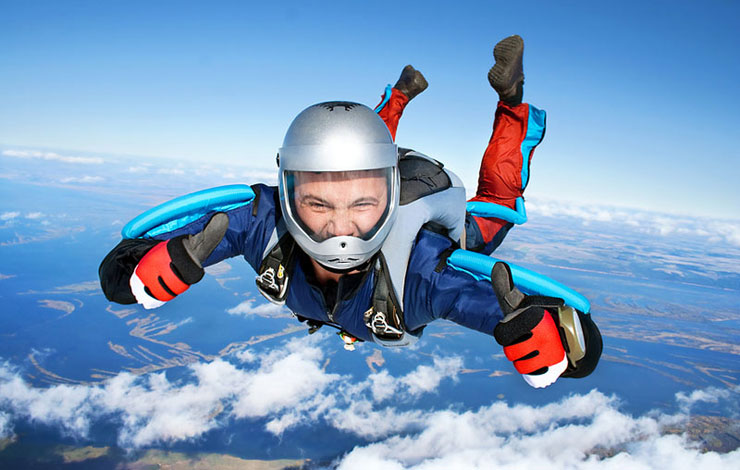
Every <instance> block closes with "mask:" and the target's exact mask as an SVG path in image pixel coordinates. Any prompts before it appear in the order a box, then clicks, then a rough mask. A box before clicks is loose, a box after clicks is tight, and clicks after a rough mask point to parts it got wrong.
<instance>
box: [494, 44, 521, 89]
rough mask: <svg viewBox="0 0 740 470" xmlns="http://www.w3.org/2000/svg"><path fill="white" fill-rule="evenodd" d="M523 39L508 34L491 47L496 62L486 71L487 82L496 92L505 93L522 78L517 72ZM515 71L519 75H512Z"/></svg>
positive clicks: (519, 68)
mask: <svg viewBox="0 0 740 470" xmlns="http://www.w3.org/2000/svg"><path fill="white" fill-rule="evenodd" d="M523 54H524V41H523V40H522V38H521V37H519V36H509V37H508V38H506V39H502V40H501V41H500V42H499V43H498V44H496V46H495V47H494V48H493V58H494V59H495V60H496V63H495V64H494V66H493V67H491V70H489V71H488V82H489V83H490V84H491V86H492V87H493V89H494V90H496V91H497V92H498V93H505V92H507V91H509V90H510V89H511V88H513V87H515V86H516V85H517V83H518V82H519V81H520V80H522V79H523V78H524V74H518V73H517V72H518V71H519V70H521V65H520V63H521V61H522V55H523ZM515 73H517V75H519V76H514V74H515Z"/></svg>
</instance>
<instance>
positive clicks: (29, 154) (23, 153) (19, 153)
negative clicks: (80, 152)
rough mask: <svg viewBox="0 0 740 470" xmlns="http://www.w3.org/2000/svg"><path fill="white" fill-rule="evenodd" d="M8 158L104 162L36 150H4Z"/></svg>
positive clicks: (98, 159)
mask: <svg viewBox="0 0 740 470" xmlns="http://www.w3.org/2000/svg"><path fill="white" fill-rule="evenodd" d="M2 154H3V155H5V156H6V157H16V158H39V159H42V160H57V161H60V162H64V163H81V164H101V163H103V162H104V160H103V159H102V158H100V157H74V156H67V155H59V154H58V153H54V152H39V151H35V150H3V152H2Z"/></svg>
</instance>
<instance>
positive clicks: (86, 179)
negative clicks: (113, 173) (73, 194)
mask: <svg viewBox="0 0 740 470" xmlns="http://www.w3.org/2000/svg"><path fill="white" fill-rule="evenodd" d="M103 179H104V178H103V177H102V176H90V175H84V176H69V177H67V178H62V179H61V180H59V181H60V182H62V183H99V182H101V181H103Z"/></svg>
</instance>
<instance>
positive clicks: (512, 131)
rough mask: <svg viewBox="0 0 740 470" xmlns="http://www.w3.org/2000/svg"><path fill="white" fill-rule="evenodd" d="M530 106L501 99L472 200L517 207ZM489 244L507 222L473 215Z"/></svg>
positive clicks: (522, 185) (530, 157) (530, 155)
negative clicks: (512, 103)
mask: <svg viewBox="0 0 740 470" xmlns="http://www.w3.org/2000/svg"><path fill="white" fill-rule="evenodd" d="M528 119H529V105H528V104H526V103H522V104H519V105H516V106H509V105H507V104H505V103H504V102H502V101H499V103H498V106H497V107H496V117H495V119H494V121H493V134H492V135H491V140H490V141H489V142H488V147H487V148H486V151H485V153H484V154H483V161H482V162H481V166H480V173H479V174H478V190H477V191H476V193H475V197H473V198H472V199H471V201H484V202H494V203H496V204H500V205H503V206H506V207H508V208H510V209H515V208H516V199H517V198H518V197H520V196H521V195H522V192H523V191H524V187H525V186H526V185H527V181H524V182H523V181H522V165H523V164H526V165H527V166H529V162H530V161H531V159H532V155H533V154H534V148H533V149H532V151H531V152H529V155H528V156H527V157H528V160H527V161H526V162H524V158H523V156H522V142H523V141H524V138H525V137H526V135H527V122H528ZM473 218H474V219H475V221H476V222H477V224H478V227H479V228H480V231H481V234H482V235H483V240H484V242H485V243H486V244H487V243H489V242H490V241H491V240H493V238H494V237H495V236H496V234H497V233H498V232H499V231H500V230H501V229H502V228H503V227H504V226H506V225H507V222H506V221H504V220H501V219H496V218H484V217H476V216H473Z"/></svg>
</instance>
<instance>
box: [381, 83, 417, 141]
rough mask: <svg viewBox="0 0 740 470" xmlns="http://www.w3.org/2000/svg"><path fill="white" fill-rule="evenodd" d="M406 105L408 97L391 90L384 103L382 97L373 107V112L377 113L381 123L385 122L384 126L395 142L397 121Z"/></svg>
mask: <svg viewBox="0 0 740 470" xmlns="http://www.w3.org/2000/svg"><path fill="white" fill-rule="evenodd" d="M408 103H409V98H408V96H406V95H404V94H403V93H401V92H400V91H398V90H396V89H395V88H393V89H392V92H391V96H390V97H388V100H387V101H386V100H385V96H384V97H383V100H382V101H381V102H380V104H378V106H376V107H375V111H376V112H377V113H378V116H380V118H381V119H382V120H383V122H385V125H386V126H388V130H390V131H391V136H393V140H396V130H397V129H398V121H399V120H400V119H401V115H402V114H403V110H404V108H406V105H407V104H408Z"/></svg>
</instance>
